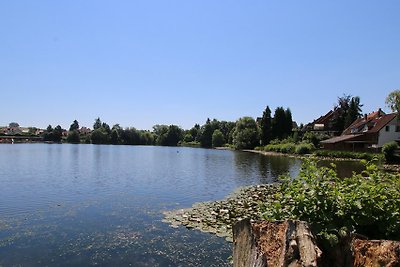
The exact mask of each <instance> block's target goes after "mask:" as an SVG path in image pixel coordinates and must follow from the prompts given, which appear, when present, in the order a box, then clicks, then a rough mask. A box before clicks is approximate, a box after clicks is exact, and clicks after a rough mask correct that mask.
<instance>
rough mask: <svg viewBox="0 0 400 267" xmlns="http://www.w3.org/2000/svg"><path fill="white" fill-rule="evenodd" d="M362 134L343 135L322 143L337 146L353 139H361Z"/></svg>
mask: <svg viewBox="0 0 400 267" xmlns="http://www.w3.org/2000/svg"><path fill="white" fill-rule="evenodd" d="M361 135H362V134H348V135H341V136H336V137H333V138H330V139H327V140H323V141H321V143H322V144H335V143H339V142H343V141H349V140H351V139H353V138H356V137H359V136H361Z"/></svg>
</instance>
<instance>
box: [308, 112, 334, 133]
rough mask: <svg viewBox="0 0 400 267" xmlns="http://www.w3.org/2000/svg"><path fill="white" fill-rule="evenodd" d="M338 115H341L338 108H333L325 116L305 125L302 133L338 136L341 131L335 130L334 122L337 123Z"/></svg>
mask: <svg viewBox="0 0 400 267" xmlns="http://www.w3.org/2000/svg"><path fill="white" fill-rule="evenodd" d="M340 115H341V109H340V108H335V109H333V110H330V111H329V112H328V113H326V114H325V115H323V116H321V117H319V118H318V119H316V120H314V121H313V122H311V123H309V124H307V125H306V126H305V127H304V131H311V132H321V133H325V134H328V135H331V136H335V135H339V134H340V132H341V131H340V130H339V129H337V127H336V123H335V122H336V121H337V119H338V117H339V116H340Z"/></svg>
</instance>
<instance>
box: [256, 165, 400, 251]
mask: <svg viewBox="0 0 400 267" xmlns="http://www.w3.org/2000/svg"><path fill="white" fill-rule="evenodd" d="M364 163H365V165H366V170H365V171H363V172H362V173H361V174H353V175H352V176H351V177H349V178H338V177H337V173H336V171H335V170H334V167H335V166H334V165H332V166H331V168H326V167H317V164H316V162H312V161H306V162H305V163H304V164H303V166H302V168H301V171H300V174H299V176H298V177H297V178H295V179H293V178H291V177H289V176H285V177H281V179H282V183H281V184H280V185H279V190H278V191H277V193H276V194H275V195H274V196H273V199H274V200H273V204H272V205H271V204H268V205H261V209H262V211H263V216H264V218H265V219H270V220H271V219H272V220H282V219H289V218H290V219H299V220H304V221H307V222H309V223H311V224H312V226H313V229H314V230H315V232H316V233H317V236H318V237H319V239H320V240H321V241H323V242H324V244H325V245H331V246H333V245H336V244H337V243H338V241H339V240H340V238H341V237H344V236H346V235H348V234H349V233H354V232H356V233H359V234H363V235H366V236H368V237H369V238H377V239H394V240H400V175H399V174H396V175H393V174H389V173H386V172H382V171H379V170H378V168H377V167H376V165H374V164H373V163H371V162H369V163H367V162H366V161H364Z"/></svg>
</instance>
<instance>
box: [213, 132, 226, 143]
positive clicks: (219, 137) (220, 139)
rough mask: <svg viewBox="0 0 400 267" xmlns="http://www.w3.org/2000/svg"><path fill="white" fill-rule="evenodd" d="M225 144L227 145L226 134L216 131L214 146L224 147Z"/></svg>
mask: <svg viewBox="0 0 400 267" xmlns="http://www.w3.org/2000/svg"><path fill="white" fill-rule="evenodd" d="M224 144H225V140H224V134H223V133H222V132H221V130H219V129H216V130H215V131H214V133H213V134H212V146H213V147H220V146H223V145H224Z"/></svg>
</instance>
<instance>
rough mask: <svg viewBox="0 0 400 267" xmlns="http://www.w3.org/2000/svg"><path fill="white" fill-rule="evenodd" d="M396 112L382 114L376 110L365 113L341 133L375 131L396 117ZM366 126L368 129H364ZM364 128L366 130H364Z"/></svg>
mask: <svg viewBox="0 0 400 267" xmlns="http://www.w3.org/2000/svg"><path fill="white" fill-rule="evenodd" d="M396 116H397V114H396V113H391V114H384V113H383V112H381V111H376V112H373V113H371V114H368V115H367V118H365V117H363V118H359V119H357V120H355V121H354V122H353V123H352V124H351V125H350V126H349V127H348V128H347V129H345V130H344V131H343V135H350V134H355V133H362V132H364V133H365V132H368V133H376V132H379V131H380V130H381V129H382V128H383V127H385V126H386V125H387V124H388V123H389V122H391V121H392V120H393V119H394V118H396ZM367 127H368V130H366V129H367ZM365 130H366V131H365Z"/></svg>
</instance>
